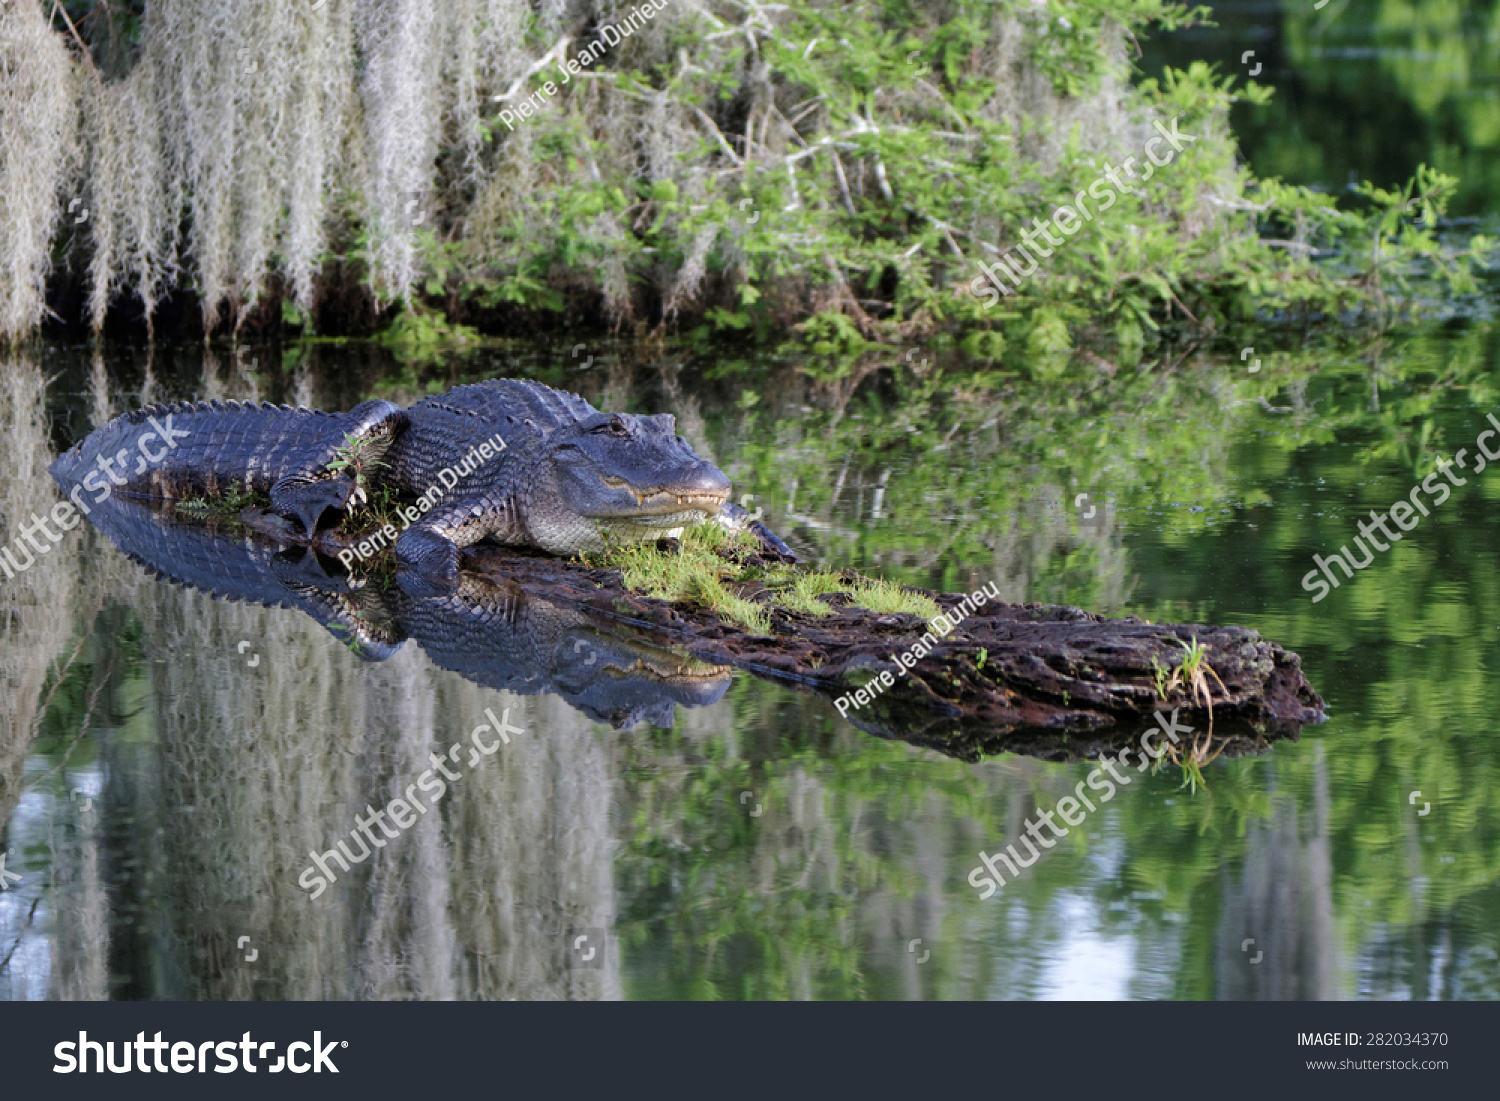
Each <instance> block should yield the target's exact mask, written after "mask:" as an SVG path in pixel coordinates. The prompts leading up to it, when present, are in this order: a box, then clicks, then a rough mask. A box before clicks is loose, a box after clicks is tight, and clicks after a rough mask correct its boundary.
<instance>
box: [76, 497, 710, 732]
mask: <svg viewBox="0 0 1500 1101" xmlns="http://www.w3.org/2000/svg"><path fill="white" fill-rule="evenodd" d="M90 519H91V520H93V521H94V523H95V525H96V526H97V527H98V528H99V530H100V531H102V532H103V533H104V534H105V535H106V536H108V537H109V539H110V540H111V541H112V542H114V544H115V545H116V546H117V547H119V548H120V550H121V551H123V552H124V553H125V554H126V555H127V556H128V557H130V558H131V559H132V560H133V561H136V562H138V563H140V564H141V565H143V566H145V567H147V568H148V569H149V570H151V571H152V572H153V573H155V574H156V575H157V576H160V577H163V578H165V579H167V580H169V581H172V582H174V583H177V584H181V585H187V586H189V587H192V588H195V589H199V590H201V591H203V592H206V593H208V594H209V595H211V596H213V597H215V598H217V599H223V600H231V601H246V602H254V603H259V604H264V605H269V606H272V607H292V608H300V609H301V610H302V611H304V612H306V613H307V614H308V615H310V616H312V617H313V618H314V619H315V620H317V621H318V622H319V623H320V624H322V625H323V626H324V627H325V628H326V629H327V630H328V632H329V633H330V634H332V635H333V636H334V637H335V638H337V639H338V640H339V641H340V642H342V643H343V644H344V645H345V646H347V647H348V649H349V650H350V651H352V652H353V653H355V654H357V655H358V656H359V657H361V658H364V659H365V660H368V661H384V660H385V659H386V658H389V657H390V656H391V655H393V654H395V653H396V652H397V651H398V650H399V649H401V647H402V646H403V645H404V644H405V643H406V641H407V640H408V639H411V640H415V642H416V643H417V645H418V646H420V647H421V648H422V650H423V651H424V652H425V653H426V654H427V656H428V657H429V658H430V659H431V660H432V662H433V664H435V665H437V666H439V667H440V668H442V669H447V670H450V671H452V672H455V673H457V674H458V675H459V676H461V677H464V678H466V679H467V680H470V681H473V682H474V683H476V684H479V685H481V686H483V687H486V688H495V689H504V690H505V691H508V692H515V693H518V694H520V695H537V694H541V693H550V694H553V695H557V696H560V697H561V698H562V699H563V700H564V701H566V702H567V703H568V704H569V705H571V706H572V707H574V708H576V709H577V710H579V711H581V712H583V713H584V714H585V715H587V716H588V717H589V718H590V719H593V720H595V721H598V722H606V723H609V724H611V725H612V726H614V727H615V728H617V729H622V728H626V727H631V726H634V725H636V724H637V723H640V722H650V723H653V724H655V725H656V726H659V727H663V728H670V727H671V726H672V725H673V709H674V707H675V706H676V705H679V704H680V705H682V706H683V707H706V706H708V705H709V704H712V703H716V702H717V701H718V700H719V699H720V698H721V697H722V696H723V695H724V693H725V691H727V690H728V688H729V684H730V681H731V679H732V678H731V675H730V670H729V669H728V668H727V667H726V666H721V665H712V664H708V663H706V662H700V661H695V660H693V659H691V658H686V657H683V656H681V655H679V654H677V653H674V652H673V651H671V650H669V649H666V648H663V647H660V646H657V645H654V644H652V643H651V642H650V641H648V640H646V639H644V638H642V637H639V636H638V635H636V634H634V633H632V632H630V630H629V628H626V627H623V626H621V625H619V624H614V623H609V622H605V621H597V620H595V619H593V618H591V617H590V616H588V615H585V614H584V613H582V612H580V611H577V610H575V609H572V608H567V607H563V606H561V605H559V604H556V603H553V602H552V601H548V600H545V599H542V598H541V597H539V596H537V595H536V594H534V593H530V592H528V591H527V590H526V589H524V588H522V587H521V586H520V585H517V584H513V583H509V582H504V581H496V580H494V579H485V578H479V577H475V576H472V575H470V574H467V573H465V574H463V575H462V576H461V579H460V582H459V585H458V587H457V589H455V590H454V591H453V592H451V593H445V594H440V595H428V594H427V593H426V591H425V590H423V591H411V592H408V591H407V590H405V589H403V588H402V587H401V585H400V584H399V583H397V582H396V581H389V582H387V583H381V582H378V581H372V582H370V583H368V584H366V585H364V586H363V587H360V588H352V587H351V585H350V582H349V580H348V579H347V578H345V577H343V576H340V575H339V573H338V571H337V566H336V565H335V566H333V568H332V569H331V570H325V568H324V564H323V562H322V561H321V560H320V559H319V557H318V555H317V554H315V553H314V552H313V551H310V550H307V549H305V548H296V549H293V550H288V551H283V550H281V549H280V547H279V545H278V544H277V543H276V542H275V541H273V540H271V539H268V538H266V537H264V536H262V535H258V534H256V533H254V532H252V531H248V530H247V529H245V528H243V527H242V526H241V525H239V524H237V523H232V522H225V521H205V520H204V519H202V518H198V517H195V518H193V519H191V520H189V519H186V518H182V517H181V516H180V514H176V513H174V512H173V510H172V509H171V508H170V507H168V508H165V509H162V508H160V507H158V506H155V505H153V504H149V503H146V502H143V501H138V500H129V499H123V498H119V497H112V498H110V499H109V500H107V501H106V502H104V503H103V504H102V505H99V506H96V507H95V509H94V512H93V514H92V515H91V516H90Z"/></svg>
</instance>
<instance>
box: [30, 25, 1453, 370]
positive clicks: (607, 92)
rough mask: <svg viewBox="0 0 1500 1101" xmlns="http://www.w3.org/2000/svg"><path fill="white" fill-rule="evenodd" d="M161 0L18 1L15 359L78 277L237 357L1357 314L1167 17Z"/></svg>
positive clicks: (109, 298) (94, 290)
mask: <svg viewBox="0 0 1500 1101" xmlns="http://www.w3.org/2000/svg"><path fill="white" fill-rule="evenodd" d="M136 2H137V3H138V4H139V5H140V7H141V10H142V16H141V18H140V19H139V21H138V26H137V25H136V23H131V22H128V21H127V19H126V16H127V15H128V12H127V10H126V7H127V6H126V5H109V6H105V7H102V8H96V9H93V10H92V12H91V14H92V15H94V16H97V17H91V18H90V19H88V20H86V21H84V22H83V23H82V31H80V30H75V29H74V27H73V26H72V25H71V24H69V23H68V22H67V19H66V12H67V8H66V6H65V7H62V8H55V7H53V6H52V5H51V4H50V3H48V4H45V5H44V4H42V3H40V2H39V0H12V2H11V3H8V4H5V5H4V6H3V7H0V112H3V118H4V121H5V129H4V135H3V142H0V183H3V184H4V186H3V188H0V203H3V204H4V206H3V208H0V209H3V210H4V212H5V217H4V219H3V220H0V255H3V259H0V338H7V339H12V340H13V339H16V338H19V337H21V336H23V335H25V334H26V333H27V332H28V331H29V330H30V329H31V328H32V327H33V326H34V325H35V324H36V323H37V321H38V320H39V319H40V318H41V317H42V315H43V310H44V294H45V291H46V288H47V285H48V278H49V275H52V274H54V273H56V272H57V271H58V270H59V269H58V267H57V266H56V264H55V261H57V260H59V259H61V260H62V261H63V263H64V265H65V267H66V268H67V269H68V270H70V271H71V272H72V273H74V274H78V275H81V277H82V279H83V281H84V284H85V285H86V287H87V296H86V299H87V314H88V319H89V321H90V322H91V323H92V324H93V326H94V327H95V328H96V329H97V328H99V327H100V326H102V325H103V323H104V321H105V319H106V317H107V316H108V315H109V313H110V311H111V310H112V309H114V308H115V307H116V306H117V305H119V304H120V303H121V301H122V299H124V298H125V297H127V296H128V297H133V298H134V299H137V300H138V301H139V302H140V303H141V305H143V307H144V310H145V314H146V316H147V318H148V320H149V318H150V317H151V316H152V315H153V313H154V312H155V311H156V310H157V308H158V306H159V304H160V302H161V301H162V299H163V297H164V296H166V295H167V294H169V293H172V292H175V291H184V290H185V291H191V292H192V293H194V294H195V295H196V297H197V299H198V302H199V304H200V308H201V311H202V315H203V322H204V325H205V327H207V328H210V329H211V328H213V327H214V326H216V325H220V324H231V325H233V326H235V327H238V326H239V325H240V324H242V323H243V322H244V321H245V319H246V318H247V317H249V316H251V315H253V314H256V312H257V311H264V309H265V308H266V307H275V306H276V304H277V303H278V302H280V303H285V304H286V314H287V316H288V317H289V318H291V319H292V320H294V321H295V322H298V323H308V322H310V321H311V320H312V319H315V318H317V317H318V316H319V315H320V312H322V308H323V307H324V305H325V303H326V300H328V299H330V298H331V297H333V296H334V290H333V288H335V287H340V288H347V287H348V286H349V285H350V284H354V285H356V286H357V287H358V288H360V293H361V294H363V295H364V296H366V297H367V299H368V300H369V302H370V303H371V304H372V305H373V306H374V307H375V308H376V310H380V309H384V308H386V307H389V306H391V305H392V304H400V305H404V306H407V307H412V306H414V305H415V306H417V307H420V306H421V305H422V303H424V302H426V303H430V304H432V305H434V306H439V305H440V306H441V308H442V309H443V310H445V311H448V312H453V311H455V310H456V311H457V313H458V315H460V316H463V317H482V316H484V315H485V314H486V313H489V314H496V313H497V312H498V313H500V314H504V312H505V311H512V312H514V311H517V310H519V311H529V312H533V313H534V312H536V311H546V310H565V309H573V310H574V311H575V314H576V313H577V312H578V311H582V312H584V313H585V315H592V316H594V317H596V318H597V320H598V321H600V322H603V323H609V324H613V325H615V326H617V327H618V326H620V325H623V324H630V323H639V322H645V321H651V322H662V323H667V324H681V323H683V322H684V321H695V320H700V319H706V320H708V321H710V322H711V323H713V324H715V325H717V326H719V327H723V328H738V329H744V328H755V329H757V330H763V329H765V328H767V327H771V328H784V327H786V326H788V325H791V324H794V323H797V322H801V321H805V320H809V319H814V321H815V325H814V332H817V331H819V330H818V326H822V330H821V331H824V332H825V333H831V334H832V335H834V336H837V337H839V339H842V340H848V339H855V338H857V339H872V338H877V339H885V338H893V337H894V338H900V337H907V336H912V335H916V334H921V333H926V332H930V331H932V330H933V329H935V328H937V327H940V326H943V325H946V324H958V325H962V326H967V327H970V328H976V327H977V328H979V329H983V330H993V333H992V335H993V336H994V338H995V340H994V342H992V343H991V345H989V346H988V347H990V349H991V351H993V350H994V348H995V347H996V346H998V343H1003V341H1002V340H1001V338H1000V333H1001V331H1002V330H1004V331H1011V332H1012V333H1013V334H1014V331H1015V327H1014V322H1015V319H1016V318H1017V317H1020V316H1023V314H1024V316H1025V318H1026V320H1025V323H1024V324H1025V329H1024V332H1025V333H1026V334H1029V335H1027V339H1028V341H1029V342H1030V343H1031V344H1033V345H1036V346H1037V347H1040V348H1043V349H1044V350H1046V349H1053V350H1055V346H1057V345H1061V346H1062V347H1066V346H1067V342H1068V333H1069V328H1070V326H1072V327H1075V328H1076V327H1077V326H1078V325H1080V324H1085V323H1089V322H1090V319H1096V320H1097V321H1098V322H1100V323H1102V324H1103V325H1105V326H1106V327H1108V328H1109V329H1111V330H1112V331H1113V332H1114V334H1115V335H1116V336H1117V337H1119V338H1120V339H1121V340H1122V341H1125V342H1130V341H1134V342H1139V340H1140V339H1142V336H1143V334H1144V333H1145V332H1146V330H1148V329H1151V328H1154V327H1155V325H1156V323H1157V322H1156V320H1153V318H1160V317H1161V316H1162V314H1163V311H1165V314H1166V316H1174V315H1175V316H1179V317H1181V316H1188V317H1193V318H1194V319H1195V320H1197V319H1198V315H1199V314H1203V313H1209V314H1213V313H1216V312H1223V313H1226V314H1229V313H1234V312H1236V311H1238V312H1241V313H1243V312H1245V311H1247V310H1249V311H1253V310H1254V309H1255V308H1256V307H1257V306H1264V305H1273V304H1281V305H1285V304H1287V303H1289V302H1292V301H1297V300H1299V299H1303V300H1305V299H1316V300H1317V305H1319V306H1320V307H1323V308H1328V307H1331V306H1333V305H1336V304H1337V303H1338V302H1339V301H1340V296H1342V295H1347V294H1352V293H1355V290H1354V289H1353V288H1354V287H1355V284H1354V281H1352V280H1351V281H1348V282H1346V283H1345V284H1342V285H1335V284H1333V283H1332V282H1331V281H1329V280H1326V279H1323V278H1322V277H1321V275H1320V274H1319V273H1318V272H1317V270H1316V269H1314V268H1313V267H1312V266H1311V265H1310V263H1309V262H1308V261H1307V259H1306V255H1307V251H1306V250H1305V249H1301V250H1298V249H1291V250H1286V251H1279V250H1277V249H1274V248H1271V247H1269V246H1267V245H1264V244H1262V243H1261V242H1260V241H1259V240H1258V238H1257V227H1258V225H1260V224H1261V223H1263V222H1265V221H1267V220H1268V219H1275V218H1277V217H1291V216H1292V215H1293V214H1295V215H1297V216H1298V218H1299V219H1300V220H1299V223H1298V224H1299V225H1300V226H1301V227H1302V228H1301V230H1300V231H1299V232H1301V233H1302V234H1303V236H1304V237H1310V236H1311V235H1313V234H1315V233H1317V232H1320V231H1322V232H1333V231H1335V230H1337V229H1338V228H1339V226H1340V225H1342V223H1341V222H1340V219H1341V218H1344V217H1345V216H1344V215H1342V214H1339V213H1338V212H1335V211H1334V210H1333V208H1332V205H1331V203H1330V202H1329V201H1327V200H1326V199H1321V198H1319V197H1316V196H1309V195H1308V194H1307V193H1304V192H1299V191H1296V190H1295V189H1288V188H1283V187H1280V186H1279V185H1274V186H1272V185H1258V184H1257V183H1256V181H1253V180H1251V179H1250V177H1249V176H1248V174H1247V173H1246V172H1245V170H1244V169H1243V168H1241V167H1239V166H1237V165H1236V162H1235V150H1234V146H1233V143H1232V141H1231V140H1230V138H1229V137H1228V133H1227V127H1226V125H1225V121H1224V120H1225V116H1226V110H1227V106H1228V104H1229V103H1230V101H1231V100H1232V99H1233V93H1232V92H1231V91H1230V90H1229V89H1228V86H1227V84H1226V83H1225V82H1224V81H1223V80H1221V79H1220V78H1218V77H1216V76H1214V75H1213V74H1212V73H1210V72H1209V71H1208V70H1207V68H1206V67H1198V66H1195V67H1194V68H1193V69H1192V70H1191V71H1190V72H1188V73H1186V74H1176V75H1173V76H1171V77H1170V78H1169V79H1168V80H1167V81H1165V82H1164V83H1162V84H1160V85H1158V84H1157V83H1156V82H1154V81H1147V82H1145V83H1144V84H1143V85H1142V86H1140V87H1133V86H1132V85H1131V84H1130V82H1129V72H1128V67H1127V60H1126V49H1127V47H1126V43H1127V38H1128V33H1134V32H1135V31H1137V30H1141V29H1143V28H1144V27H1145V26H1146V25H1147V24H1148V23H1151V22H1153V21H1156V22H1162V23H1164V24H1166V25H1168V26H1171V25H1175V24H1177V23H1178V22H1180V21H1181V19H1182V18H1183V12H1182V11H1181V9H1179V8H1177V7H1175V6H1173V5H1169V4H1158V3H1146V4H1141V3H1137V2H1132V0H1105V2H1103V3H1100V2H1090V3H1088V4H1087V5H1085V4H1083V3H1073V2H1070V0H1058V2H1053V3H1050V4H1046V5H1043V4H1035V3H1030V2H1013V0H1001V2H998V3H996V2H980V0H945V2H940V3H936V4H933V5H930V6H926V7H924V8H922V9H920V10H915V9H913V10H903V9H900V8H883V7H876V6H875V5H873V4H870V3H865V4H857V5H854V6H853V7H850V6H848V5H846V4H844V3H839V2H835V0H794V2H791V3H788V4H784V5H782V4H778V5H771V6H764V7H763V6H761V5H759V4H758V3H756V2H754V0H722V2H720V0H641V2H637V3H634V4H629V5H627V4H625V3H621V2H616V0H536V2H535V3H527V2H525V0H444V2H443V3H432V2H430V0H324V2H323V3H320V4H316V5H314V4H312V3H295V4H291V3H287V2H286V0H240V2H237V3H235V4H233V5H226V4H222V3H217V2H214V0H136ZM78 7H79V8H80V9H82V7H83V5H82V4H81V3H79V4H78ZM49 19H50V20H51V21H50V23H49ZM84 35H86V36H91V37H84ZM85 47H87V48H85ZM1167 118H1179V119H1180V122H1181V126H1182V129H1183V130H1184V131H1188V132H1190V133H1192V134H1193V135H1194V136H1195V137H1196V138H1197V141H1196V142H1194V143H1193V144H1192V145H1190V146H1189V147H1188V148H1187V149H1186V150H1184V151H1183V152H1182V154H1181V155H1180V156H1179V157H1178V158H1177V160H1176V161H1175V162H1174V163H1173V164H1172V165H1171V167H1170V169H1163V170H1162V172H1161V174H1160V175H1159V176H1158V177H1157V179H1156V180H1155V181H1154V182H1153V183H1152V184H1151V185H1150V186H1149V187H1147V186H1142V187H1140V188H1139V189H1138V190H1137V192H1136V193H1133V194H1130V195H1126V196H1123V197H1122V199H1121V201H1120V203H1119V204H1118V205H1117V206H1116V207H1115V208H1114V209H1113V210H1112V211H1110V212H1109V213H1108V214H1105V213H1103V212H1100V213H1099V214H1098V217H1097V218H1096V219H1093V220H1092V224H1091V225H1090V227H1089V230H1088V232H1087V233H1086V234H1082V235H1080V237H1079V238H1078V239H1077V240H1074V241H1070V242H1069V244H1068V247H1067V248H1065V249H1063V250H1060V251H1059V253H1058V255H1057V256H1056V257H1055V258H1053V259H1051V260H1050V261H1049V263H1048V266H1047V268H1046V270H1045V271H1044V272H1043V273H1041V274H1040V275H1039V276H1038V277H1037V278H1036V279H1035V280H1033V281H1031V283H1030V284H1029V285H1028V286H1027V287H1026V288H1025V289H1024V291H1023V292H1022V293H1023V294H1024V295H1025V296H1027V297H1028V298H1030V299H1032V300H1033V301H1032V302H1031V303H1030V304H1029V305H1030V307H1031V308H1029V309H1027V310H1025V311H1022V312H1017V311H1012V310H1008V309H1006V308H1001V309H999V310H994V311H991V310H990V309H989V308H988V306H987V305H986V304H985V303H983V302H981V301H979V300H978V299H977V298H976V292H974V291H973V290H972V283H973V280H974V277H975V276H976V275H977V274H978V272H979V270H980V269H979V264H980V263H981V262H989V261H992V260H994V259H995V258H997V257H999V256H1002V255H1004V254H1005V253H1006V252H1007V251H1009V250H1010V249H1012V248H1014V247H1015V246H1016V244H1017V241H1018V239H1019V236H1020V234H1021V233H1023V232H1024V231H1026V230H1027V229H1029V228H1030V227H1031V226H1032V225H1033V224H1034V220H1035V219H1036V218H1038V217H1041V218H1044V219H1045V218H1048V217H1050V216H1051V214H1052V212H1053V211H1054V210H1055V209H1056V208H1057V206H1058V205H1060V204H1063V203H1067V202H1068V201H1070V200H1071V198H1072V196H1073V195H1074V193H1075V192H1077V191H1078V190H1079V189H1081V188H1086V187H1087V186H1088V185H1089V182H1090V181H1091V180H1094V179H1097V178H1098V177H1099V175H1100V173H1101V172H1102V171H1103V170H1104V168H1105V167H1106V166H1109V167H1112V166H1113V163H1112V162H1119V161H1121V160H1122V159H1123V158H1124V157H1126V156H1131V155H1135V156H1137V157H1138V158H1140V157H1141V155H1142V148H1143V146H1144V143H1145V141H1146V140H1147V139H1148V138H1149V137H1151V135H1152V134H1153V132H1154V131H1153V129H1152V125H1153V123H1157V122H1160V121H1162V120H1163V119H1167ZM1252 190H1257V191H1258V192H1259V193H1258V194H1257V195H1255V196H1254V198H1255V199H1256V202H1253V203H1252V202H1251V201H1249V197H1248V196H1249V192H1250V191H1252ZM1439 190H1440V188H1439ZM69 203H75V204H76V203H82V204H85V205H86V207H87V210H88V212H89V216H88V219H87V220H86V221H80V220H78V219H76V218H75V219H72V220H69V219H64V218H63V217H62V215H63V213H64V212H65V211H66V210H67V207H68V204H69ZM1346 228H1347V227H1346ZM1389 247H1390V246H1389V242H1387V249H1388V250H1389ZM1386 259H1387V261H1388V260H1389V251H1387V254H1386ZM339 293H343V291H340V292H339ZM1189 302H1191V303H1192V305H1193V309H1191V310H1190V309H1189V306H1188V303H1189ZM1013 304H1014V303H1009V304H1008V305H1013ZM335 305H337V303H336V304H335ZM1179 308H1180V311H1179ZM1195 311H1196V312H1195ZM818 315H825V316H824V317H822V318H819V317H818ZM260 316H262V317H266V316H274V315H273V314H266V313H264V312H262V313H261V314H260ZM829 318H832V319H833V321H832V322H830V321H829ZM830 324H832V325H833V328H832V329H829V328H828V326H829V325H830ZM841 326H842V328H841Z"/></svg>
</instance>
